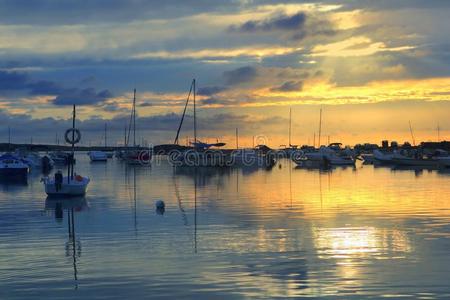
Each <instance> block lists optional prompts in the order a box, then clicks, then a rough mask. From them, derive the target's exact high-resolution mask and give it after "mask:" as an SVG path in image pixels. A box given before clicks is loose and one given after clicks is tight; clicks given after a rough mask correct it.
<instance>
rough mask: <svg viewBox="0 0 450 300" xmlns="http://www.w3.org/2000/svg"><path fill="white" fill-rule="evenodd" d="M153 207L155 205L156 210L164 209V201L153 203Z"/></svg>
mask: <svg viewBox="0 0 450 300" xmlns="http://www.w3.org/2000/svg"><path fill="white" fill-rule="evenodd" d="M155 205H156V208H165V207H166V204H164V201H162V200H157V201H156V202H155Z"/></svg>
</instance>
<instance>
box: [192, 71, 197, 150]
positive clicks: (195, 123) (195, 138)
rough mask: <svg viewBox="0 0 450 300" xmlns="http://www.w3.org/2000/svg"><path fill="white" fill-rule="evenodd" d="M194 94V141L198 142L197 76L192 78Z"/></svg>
mask: <svg viewBox="0 0 450 300" xmlns="http://www.w3.org/2000/svg"><path fill="white" fill-rule="evenodd" d="M192 85H193V94H194V143H197V117H196V107H195V78H194V79H193V80H192Z"/></svg>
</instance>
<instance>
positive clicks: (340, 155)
mask: <svg viewBox="0 0 450 300" xmlns="http://www.w3.org/2000/svg"><path fill="white" fill-rule="evenodd" d="M305 160H307V161H311V162H313V163H318V164H323V165H331V166H353V165H355V159H354V158H353V157H352V156H350V155H348V154H346V153H345V152H343V151H341V152H337V151H336V150H333V149H331V148H329V147H325V146H322V147H320V148H319V149H318V150H316V151H311V152H303V153H302V155H301V156H300V157H297V155H296V156H295V157H293V161H294V162H295V163H297V164H298V165H304V163H305Z"/></svg>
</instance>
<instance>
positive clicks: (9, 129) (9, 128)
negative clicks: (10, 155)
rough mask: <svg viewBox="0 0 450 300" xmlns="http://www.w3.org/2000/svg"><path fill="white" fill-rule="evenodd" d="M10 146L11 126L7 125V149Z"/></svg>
mask: <svg viewBox="0 0 450 300" xmlns="http://www.w3.org/2000/svg"><path fill="white" fill-rule="evenodd" d="M10 148H11V127H10V126H8V151H9V150H10Z"/></svg>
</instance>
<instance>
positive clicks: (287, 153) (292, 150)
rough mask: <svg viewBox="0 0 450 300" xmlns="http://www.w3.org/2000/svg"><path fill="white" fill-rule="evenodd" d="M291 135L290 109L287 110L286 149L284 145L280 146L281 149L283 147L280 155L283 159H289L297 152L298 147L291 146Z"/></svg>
mask: <svg viewBox="0 0 450 300" xmlns="http://www.w3.org/2000/svg"><path fill="white" fill-rule="evenodd" d="M291 133H292V108H289V145H288V146H287V147H286V145H281V147H284V148H282V149H281V153H282V154H284V155H285V157H290V158H292V156H293V155H294V154H295V152H296V151H297V150H298V145H292V143H291Z"/></svg>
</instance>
